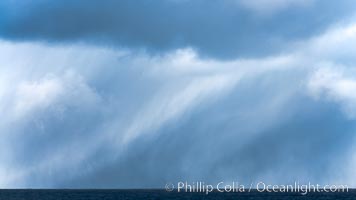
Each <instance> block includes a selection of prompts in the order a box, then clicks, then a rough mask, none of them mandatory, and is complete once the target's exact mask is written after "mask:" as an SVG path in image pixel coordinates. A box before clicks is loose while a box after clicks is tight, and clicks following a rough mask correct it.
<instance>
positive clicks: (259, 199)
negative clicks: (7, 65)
mask: <svg viewBox="0 0 356 200" xmlns="http://www.w3.org/2000/svg"><path fill="white" fill-rule="evenodd" d="M98 199H100V200H114V199H120V200H121V199H122V200H125V199H127V200H129V199H130V200H131V199H134V200H141V199H142V200H150V199H152V200H153V199H157V200H158V199H162V200H163V199H172V200H173V199H174V200H178V199H204V200H210V199H217V200H219V199H236V200H240V199H241V200H272V199H286V200H303V199H316V200H327V199H350V200H356V190H350V191H349V192H340V193H308V194H307V195H301V194H298V193H260V192H245V193H237V192H236V193H220V192H212V193H209V194H208V195H206V194H203V193H182V192H180V193H178V192H177V191H173V192H166V191H165V190H0V200H98Z"/></svg>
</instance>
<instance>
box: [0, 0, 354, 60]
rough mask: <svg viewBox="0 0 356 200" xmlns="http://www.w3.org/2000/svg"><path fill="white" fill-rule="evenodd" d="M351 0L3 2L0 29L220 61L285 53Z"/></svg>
mask: <svg viewBox="0 0 356 200" xmlns="http://www.w3.org/2000/svg"><path fill="white" fill-rule="evenodd" d="M353 10H354V3H353V1H349V0H344V1H338V2H333V1H322V0H311V1H305V0H282V1H281V0H272V1H271V0H269V1H266V0H258V1H245V0H223V1H203V0H197V1H187V0H168V1H166V0H158V1H130V0H123V1H113V0H104V1H100V2H98V1H95V0H89V1H81V0H77V1H67V0H65V1H48V0H44V1H21V2H18V1H9V0H6V1H3V2H1V3H0V13H1V14H0V22H1V23H0V35H1V36H2V37H4V38H7V39H11V40H17V41H23V40H25V41H26V40H38V41H47V42H51V43H62V42H65V43H71V42H89V43H95V44H101V45H104V46H110V47H121V48H135V49H137V50H144V51H147V52H148V53H154V54H157V53H163V52H166V51H169V50H174V49H177V48H187V47H189V48H194V49H195V50H196V51H197V53H199V54H200V55H201V56H204V57H209V56H212V57H214V58H220V59H233V58H237V57H240V58H241V57H256V56H266V55H272V54H275V53H284V52H286V51H289V50H290V48H291V47H290V46H293V45H294V43H296V42H298V41H301V40H303V39H306V38H308V37H311V36H315V35H318V34H320V33H322V32H323V31H325V30H326V29H327V28H328V26H329V25H330V24H333V23H335V22H337V21H338V20H341V19H344V18H345V17H348V16H349V15H350V14H352V11H353Z"/></svg>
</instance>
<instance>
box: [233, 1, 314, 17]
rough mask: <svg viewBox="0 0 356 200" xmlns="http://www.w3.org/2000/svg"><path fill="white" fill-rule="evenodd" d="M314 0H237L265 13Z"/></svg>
mask: <svg viewBox="0 0 356 200" xmlns="http://www.w3.org/2000/svg"><path fill="white" fill-rule="evenodd" d="M313 1H314V0H254V1H251V0H239V3H241V4H242V5H243V6H245V7H246V8H248V9H251V10H253V11H256V12H259V13H263V14H267V13H273V12H277V11H281V10H284V9H287V8H290V7H295V6H309V5H311V4H312V3H313Z"/></svg>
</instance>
